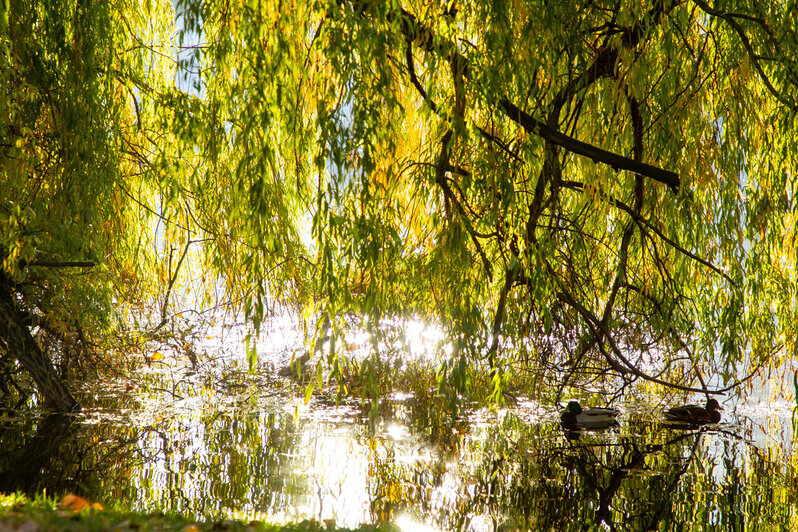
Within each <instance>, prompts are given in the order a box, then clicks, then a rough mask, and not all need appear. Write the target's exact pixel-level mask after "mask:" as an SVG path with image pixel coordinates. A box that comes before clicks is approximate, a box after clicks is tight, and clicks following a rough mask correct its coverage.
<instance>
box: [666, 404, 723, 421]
mask: <svg viewBox="0 0 798 532" xmlns="http://www.w3.org/2000/svg"><path fill="white" fill-rule="evenodd" d="M720 410H723V409H722V408H721V407H720V405H719V404H718V401H717V399H707V406H705V407H702V406H698V405H684V406H677V407H674V408H671V409H670V410H666V411H665V419H667V420H668V421H677V422H679V423H688V424H690V425H706V424H707V423H718V422H719V421H720Z"/></svg>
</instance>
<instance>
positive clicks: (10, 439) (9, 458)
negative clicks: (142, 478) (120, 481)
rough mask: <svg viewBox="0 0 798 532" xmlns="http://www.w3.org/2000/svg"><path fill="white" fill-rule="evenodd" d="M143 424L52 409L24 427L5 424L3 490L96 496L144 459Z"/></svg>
mask: <svg viewBox="0 0 798 532" xmlns="http://www.w3.org/2000/svg"><path fill="white" fill-rule="evenodd" d="M136 441H137V430H136V429H133V428H130V427H128V428H127V430H124V431H119V430H117V429H110V430H109V427H107V426H104V425H102V424H92V425H85V424H80V423H77V422H76V421H75V419H74V418H73V417H71V416H65V415H50V416H48V417H45V418H41V419H36V420H29V421H27V422H26V423H25V425H24V426H23V427H20V426H19V425H16V424H15V425H9V424H5V425H4V426H3V427H2V428H0V448H2V449H3V453H0V456H2V458H0V492H13V491H17V490H19V491H22V492H24V493H28V494H31V495H33V494H36V493H39V492H41V491H43V490H44V489H46V490H47V492H48V493H50V494H55V495H57V494H60V493H66V492H73V493H79V494H82V495H85V496H88V497H91V498H96V497H98V496H100V495H102V494H103V489H104V486H107V485H113V483H114V479H115V478H119V477H126V476H128V475H129V473H130V471H131V470H132V469H133V468H134V467H135V466H136V465H138V464H140V461H141V457H140V456H138V455H137V453H136V452H135V449H136Z"/></svg>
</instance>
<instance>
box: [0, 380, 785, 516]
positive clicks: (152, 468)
mask: <svg viewBox="0 0 798 532" xmlns="http://www.w3.org/2000/svg"><path fill="white" fill-rule="evenodd" d="M242 397H243V398H242ZM314 401H315V402H311V404H310V405H309V406H307V407H305V406H304V405H303V404H302V403H301V402H295V401H293V400H292V399H291V398H290V397H288V396H285V397H269V398H259V397H257V396H256V395H253V396H252V397H248V396H239V397H235V398H232V397H231V398H223V397H217V396H210V395H205V394H198V396H197V397H194V398H188V399H183V400H177V401H174V402H173V403H168V404H167V403H159V404H155V405H153V404H151V403H148V402H146V401H144V402H142V404H141V406H140V408H136V409H129V410H127V411H124V412H123V413H122V414H120V413H119V411H115V414H113V415H111V414H109V413H108V412H109V410H106V409H105V407H104V409H101V410H98V409H95V410H92V409H90V408H87V409H86V412H84V413H83V414H81V416H80V417H78V418H62V417H44V418H39V419H26V420H22V419H18V418H10V417H2V418H0V446H2V447H1V448H2V449H4V450H5V451H4V452H3V453H2V454H1V455H0V490H2V491H9V490H16V489H20V490H23V491H27V492H31V493H35V492H41V491H42V490H43V489H45V488H46V489H47V491H48V493H51V494H55V495H59V494H61V493H63V492H65V491H72V492H76V493H79V494H81V495H84V496H87V497H88V498H89V499H91V500H97V501H101V502H104V503H112V502H114V501H122V502H124V503H125V504H128V505H132V506H133V507H134V508H136V509H140V510H146V511H149V510H155V509H168V510H172V511H179V512H183V513H185V514H188V515H191V516H196V517H205V518H212V517H218V516H235V517H242V518H247V519H252V518H258V519H268V520H270V521H277V522H279V521H295V520H301V519H306V518H315V519H318V520H320V521H330V522H334V523H336V524H337V525H338V526H348V527H355V526H358V525H360V524H362V523H385V522H390V523H399V524H405V525H406V527H407V529H408V530H414V529H417V527H421V526H424V527H427V528H429V529H434V530H505V531H507V530H583V529H607V530H690V529H696V530H743V529H745V530H764V529H767V530H771V529H779V528H782V529H785V530H786V529H792V528H793V527H794V526H795V524H796V523H795V521H796V515H798V511H797V510H796V505H795V502H794V501H796V498H797V497H798V493H797V492H798V475H797V474H796V469H795V464H796V461H795V457H794V456H793V455H792V451H791V449H790V448H785V447H784V446H783V445H778V443H780V442H782V441H784V440H785V438H786V440H788V441H790V442H791V441H792V438H791V434H792V430H793V429H792V425H791V423H790V420H789V417H787V418H785V419H782V420H781V423H782V424H781V425H780V426H781V428H782V429H783V430H787V431H788V432H789V434H788V435H787V436H785V435H784V434H773V435H772V438H770V439H768V440H766V441H767V442H769V445H763V444H762V441H763V440H762V439H761V438H760V437H759V436H760V435H761V430H760V429H757V428H755V427H754V426H752V425H750V424H748V425H747V424H746V419H743V420H742V421H740V420H737V421H735V422H726V423H724V424H721V425H719V426H715V427H705V428H703V429H700V430H672V429H671V428H669V427H668V426H665V425H662V424H660V423H659V421H658V420H657V419H656V418H654V417H652V416H651V415H643V414H628V415H627V416H625V419H624V423H623V424H622V426H621V427H619V428H616V429H613V430H608V431H583V432H581V433H579V434H578V437H577V438H575V437H573V435H569V434H568V433H567V432H565V431H563V430H562V429H561V428H560V426H559V419H558V416H557V412H555V411H554V409H551V411H548V410H547V409H545V408H543V407H539V406H537V405H534V404H533V403H530V402H526V403H522V406H521V407H519V408H518V409H516V410H513V411H507V410H502V411H498V412H491V411H486V410H479V411H471V412H466V414H465V415H463V416H462V417H460V418H458V419H455V420H452V419H450V417H449V416H448V414H445V413H443V412H437V411H436V410H435V409H432V408H430V407H429V403H428V402H423V401H419V400H417V399H415V398H414V397H412V396H405V397H400V398H397V401H396V402H395V404H394V405H393V408H392V409H391V412H392V413H391V416H390V417H386V418H385V419H382V420H381V421H378V423H377V424H376V425H371V424H370V423H369V420H368V418H367V417H366V416H363V415H362V414H361V411H360V409H359V408H357V407H355V406H346V405H339V406H331V405H330V404H329V403H327V402H322V401H318V400H314ZM126 404H130V401H129V400H126ZM533 411H534V413H533V414H531V413H530V412H533ZM540 412H545V415H543V416H542V417H540V416H539V413H540ZM772 423H773V422H772V421H769V420H765V421H763V422H762V424H763V425H770V424H772ZM752 435H753V436H754V437H752Z"/></svg>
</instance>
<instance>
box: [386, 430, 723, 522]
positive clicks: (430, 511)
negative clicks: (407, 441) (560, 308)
mask: <svg viewBox="0 0 798 532" xmlns="http://www.w3.org/2000/svg"><path fill="white" fill-rule="evenodd" d="M703 435H704V432H703V431H692V432H673V431H669V430H665V429H661V428H660V427H659V426H658V425H655V426H654V427H647V428H646V427H643V428H640V430H639V431H638V433H637V434H633V435H621V434H618V433H613V434H603V433H602V434H594V433H589V432H588V433H585V434H583V435H582V437H581V438H580V439H578V440H568V439H566V438H564V437H563V436H562V434H561V433H560V431H559V430H558V429H557V428H556V427H555V426H553V425H545V424H544V425H525V424H524V423H522V422H520V421H519V420H517V419H514V418H507V419H506V420H505V422H504V423H503V424H502V425H501V426H500V427H496V428H494V429H493V430H492V431H490V433H489V434H487V435H486V436H485V437H482V438H480V440H479V441H481V444H480V445H481V448H480V449H479V450H475V449H471V448H469V446H470V445H472V444H474V443H475V440H471V439H469V438H463V439H461V441H460V444H459V448H457V449H454V452H453V453H451V454H450V453H444V455H445V456H448V457H449V458H453V457H455V456H459V457H460V461H459V462H454V463H453V462H449V461H447V460H446V459H443V460H439V461H437V462H436V461H435V459H434V458H433V459H432V461H431V462H430V461H426V462H424V461H418V462H416V463H415V465H404V466H403V465H402V463H401V461H399V460H397V459H396V457H395V456H393V455H391V454H390V453H388V454H387V455H385V456H384V457H383V458H382V459H381V460H377V461H373V464H375V465H374V466H373V468H374V469H373V470H374V471H375V472H376V474H375V478H373V479H372V481H373V485H374V486H373V487H372V497H373V503H372V517H373V518H374V520H375V521H378V522H385V521H388V520H390V519H391V517H392V516H393V517H395V516H396V515H398V514H399V513H400V512H410V513H412V514H413V516H414V517H415V518H417V519H419V520H422V521H423V520H425V518H426V519H429V518H430V516H433V518H434V519H435V524H436V525H437V526H438V527H440V528H441V529H444V530H467V529H470V528H474V527H476V528H478V529H482V528H488V529H490V528H493V529H501V530H515V529H518V530H582V529H595V528H606V529H608V530H635V531H636V530H659V529H662V527H663V526H664V527H665V529H673V527H674V526H676V528H677V529H678V526H679V525H678V524H679V523H694V522H695V521H696V519H697V518H696V515H702V514H705V513H706V512H709V511H710V510H711V509H713V506H712V505H713V504H714V503H713V502H712V501H711V500H707V499H706V498H705V497H704V498H702V496H701V494H705V493H713V492H718V491H720V490H722V487H721V486H719V485H717V483H716V481H715V480H714V479H713V477H712V469H713V468H712V467H708V465H710V466H711V462H710V461H709V460H708V457H707V456H706V452H707V450H706V449H705V448H704V446H702V445H701V442H702V440H703ZM469 453H473V454H474V455H478V456H480V457H481V458H480V459H479V460H478V463H476V464H475V465H474V466H473V468H471V469H469V465H468V459H467V458H464V457H465V456H468V454H469ZM458 467H459V469H458ZM455 477H459V478H455Z"/></svg>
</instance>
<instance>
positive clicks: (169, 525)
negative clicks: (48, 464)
mask: <svg viewBox="0 0 798 532" xmlns="http://www.w3.org/2000/svg"><path fill="white" fill-rule="evenodd" d="M10 530H24V531H26V532H38V531H45V530H46V531H50V530H68V531H73V532H94V531H97V532H100V531H107V530H113V531H115V532H127V531H135V532H150V531H153V532H154V531H179V532H203V531H218V530H225V531H252V532H258V531H265V532H278V531H280V532H322V531H323V532H331V531H332V532H343V531H347V530H357V531H361V532H367V531H368V532H381V531H393V530H396V529H395V528H393V527H388V526H382V527H376V526H362V527H360V528H357V529H349V528H337V527H336V526H335V525H333V524H330V523H319V522H317V521H302V522H300V523H294V524H289V525H274V524H269V523H262V522H259V521H252V522H248V523H245V522H240V521H233V520H223V521H207V522H201V521H199V522H198V521H193V520H189V519H186V518H185V517H183V516H180V515H176V514H167V513H161V512H153V513H139V512H133V511H130V510H127V509H125V508H123V507H121V506H119V505H115V506H114V507H113V508H105V507H103V506H102V505H100V504H98V503H90V502H89V501H86V500H85V499H82V498H80V497H75V496H67V497H63V498H59V499H55V498H52V497H47V496H44V495H40V496H37V497H35V498H29V497H26V496H24V495H20V494H3V493H0V532H6V531H10Z"/></svg>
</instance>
